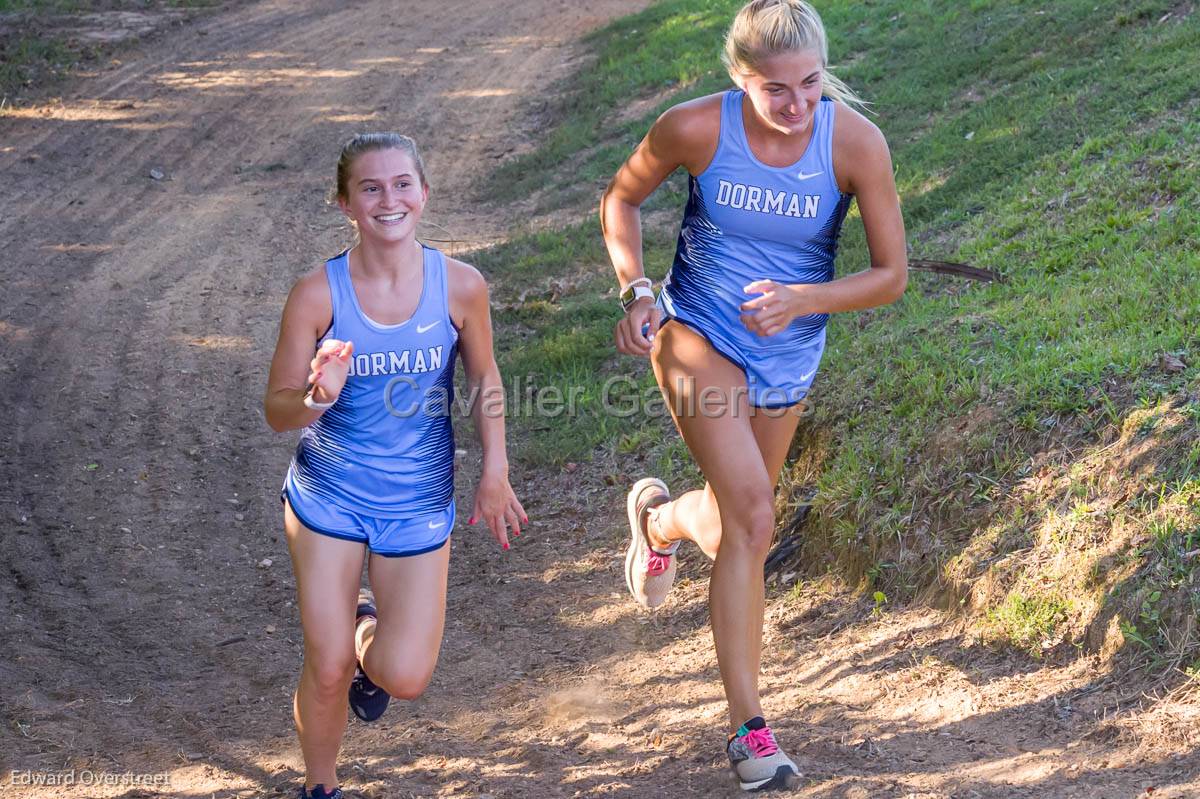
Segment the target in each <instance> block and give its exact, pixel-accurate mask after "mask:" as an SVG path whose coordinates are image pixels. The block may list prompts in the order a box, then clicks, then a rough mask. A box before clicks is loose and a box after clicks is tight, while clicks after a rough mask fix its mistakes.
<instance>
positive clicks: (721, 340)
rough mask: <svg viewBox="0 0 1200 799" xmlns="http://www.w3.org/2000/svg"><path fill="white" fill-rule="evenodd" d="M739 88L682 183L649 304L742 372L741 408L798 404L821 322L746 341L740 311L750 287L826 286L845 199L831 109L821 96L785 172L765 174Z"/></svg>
mask: <svg viewBox="0 0 1200 799" xmlns="http://www.w3.org/2000/svg"><path fill="white" fill-rule="evenodd" d="M743 97H745V93H744V92H742V91H741V90H730V91H728V92H726V93H725V95H724V97H723V98H722V102H721V131H720V135H719V138H718V141H717V151H716V153H715V154H714V155H713V159H712V162H711V163H710V164H709V165H708V167H707V168H706V169H705V170H704V172H702V173H701V174H700V175H699V176H696V177H691V178H690V179H689V181H688V184H689V190H690V191H689V194H690V196H689V198H688V203H687V208H686V210H685V211H684V217H683V224H682V226H681V227H680V231H679V241H678V244H677V245H676V249H675V261H674V263H673V264H672V266H671V270H670V272H669V273H668V274H667V277H666V280H664V281H663V288H662V292H661V293H660V295H659V299H658V303H659V306H660V307H661V308H662V310H663V312H664V315H665V316H666V318H667V319H674V320H677V321H679V322H683V323H684V324H686V325H687V326H688V327H690V328H692V329H693V330H695V331H696V332H698V333H700V334H701V335H703V336H704V337H705V338H707V339H708V340H709V342H710V343H711V344H712V346H713V347H714V348H716V350H717V351H718V352H720V353H721V354H722V355H724V356H725V357H726V358H728V359H729V360H730V361H732V362H733V363H735V364H737V365H738V366H739V367H741V368H742V370H743V371H744V372H745V374H746V383H747V386H748V388H749V395H750V403H751V404H752V405H754V406H756V407H767V408H776V407H783V406H787V405H792V404H795V403H797V402H799V401H800V400H802V399H803V398H804V397H805V395H806V394H807V393H808V389H809V387H810V386H811V385H812V381H813V378H814V377H815V376H816V373H817V366H818V364H819V363H820V361H821V353H822V352H823V351H824V349H825V324H826V322H827V321H828V319H829V315H828V314H812V315H809V316H801V317H797V318H796V319H795V320H793V321H792V323H791V324H790V325H788V327H787V328H785V329H784V330H782V331H780V332H779V333H776V334H775V335H773V336H766V337H762V336H758V335H757V334H755V333H751V332H750V331H749V330H747V329H746V326H745V325H744V324H742V321H741V319H740V318H739V317H740V315H741V313H742V311H741V310H740V306H741V304H742V303H744V302H746V301H747V300H751V299H753V298H754V297H756V296H758V295H755V294H746V293H745V292H744V291H743V289H744V287H745V286H746V285H747V284H749V283H752V282H754V281H755V280H774V281H776V282H778V283H826V282H828V281H830V280H832V279H833V261H834V257H835V256H836V255H837V244H838V236H839V235H840V233H841V229H842V221H843V220H844V219H845V217H846V212H847V211H848V210H849V208H850V203H851V201H852V200H853V196H852V195H849V194H844V193H842V191H841V189H840V188H838V184H837V180H836V178H835V176H834V173H833V122H834V113H835V103H834V102H833V101H831V100H829V99H828V98H822V99H821V102H819V103H817V107H816V111H815V112H814V115H813V130H812V138H811V139H810V141H809V143H808V147H807V149H806V150H805V152H804V155H803V156H802V157H801V158H800V160H799V161H797V162H796V163H794V164H792V165H791V166H785V167H773V166H767V165H766V164H764V163H762V162H761V161H759V160H758V159H757V158H755V157H754V154H753V153H752V152H751V151H750V145H749V142H748V141H747V139H746V131H745V127H744V125H743V121H742V98H743Z"/></svg>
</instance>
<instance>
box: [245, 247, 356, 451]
mask: <svg viewBox="0 0 1200 799" xmlns="http://www.w3.org/2000/svg"><path fill="white" fill-rule="evenodd" d="M332 319H333V305H332V301H331V299H330V296H329V284H328V281H327V280H326V278H325V270H324V269H321V270H316V271H314V272H311V273H309V274H307V275H305V276H304V277H302V278H300V280H298V281H297V282H296V285H295V286H293V287H292V291H291V293H290V294H288V299H287V304H286V305H284V308H283V319H282V321H281V322H280V324H279V339H278V341H277V342H276V344H275V355H274V356H273V357H272V358H271V372H270V375H268V377H267V392H266V396H265V397H264V399H263V410H264V411H265V414H266V417H267V424H268V425H270V426H271V429H272V430H275V431H277V432H283V431H285V430H296V429H299V428H301V427H307V426H308V425H310V424H312V423H313V422H314V421H316V420H317V418H318V417H320V415H321V414H322V413H324V411H320V410H313V409H311V408H309V407H308V406H306V405H305V404H304V396H305V394H306V393H307V389H308V387H309V386H310V385H311V386H312V398H313V401H314V402H318V403H328V402H333V401H335V400H336V399H337V396H338V394H339V393H340V392H341V389H342V386H343V385H345V382H346V373H347V371H348V369H349V359H350V357H351V355H352V353H353V345H352V344H350V343H349V342H326V346H324V347H322V349H321V351H320V352H319V353H317V352H316V348H317V341H318V340H319V339H320V338H321V336H322V335H324V334H325V331H326V330H327V329H328V328H329V324H330V322H331V321H332ZM314 353H315V354H314Z"/></svg>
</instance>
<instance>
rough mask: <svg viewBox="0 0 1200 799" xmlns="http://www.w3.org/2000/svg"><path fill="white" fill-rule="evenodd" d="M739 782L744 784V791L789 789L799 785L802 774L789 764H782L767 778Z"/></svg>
mask: <svg viewBox="0 0 1200 799" xmlns="http://www.w3.org/2000/svg"><path fill="white" fill-rule="evenodd" d="M738 784H739V785H740V786H742V790H743V791H756V792H757V791H788V790H791V789H793V788H796V787H799V785H800V775H799V774H797V773H796V772H794V771H792V770H791V769H790V768H788V767H787V766H780V767H779V768H777V769H775V773H774V774H773V775H772V776H770V777H768V778H767V779H765V780H753V781H751V782H742V781H741V780H740V779H739V780H738Z"/></svg>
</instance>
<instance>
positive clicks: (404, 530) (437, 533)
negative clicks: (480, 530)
mask: <svg viewBox="0 0 1200 799" xmlns="http://www.w3.org/2000/svg"><path fill="white" fill-rule="evenodd" d="M280 498H281V499H282V500H283V501H284V502H286V503H287V504H288V505H289V506H291V508H292V513H294V514H296V518H297V519H299V520H300V523H301V524H303V525H304V526H305V527H307V528H308V529H310V530H312V531H313V532H314V533H320V534H321V535H327V536H329V537H330V538H340V539H342V540H344V541H355V542H357V543H360V544H366V545H367V549H369V550H370V551H371V552H372V553H373V554H376V555H383V556H384V557H388V558H403V557H410V556H412V555H423V554H425V553H426V552H433V551H434V550H436V549H440V548H441V547H442V546H443V545H445V543H446V540H447V539H448V538H450V531H451V530H452V529H454V518H455V507H454V500H451V501H450V504H449V505H447V506H446V507H445V509H444V510H441V511H438V512H437V513H431V514H427V515H425V516H414V517H413V518H411V519H379V518H376V517H374V516H366V515H363V514H361V513H355V512H353V511H349V510H345V509H344V508H340V507H338V506H336V505H334V504H333V503H330V502H328V501H326V500H306V498H305V497H304V496H303V495H301V494H300V493H299V492H297V491H295V490H294V489H293V488H292V487H291V486H285V487H284V489H283V490H282V491H281V492H280Z"/></svg>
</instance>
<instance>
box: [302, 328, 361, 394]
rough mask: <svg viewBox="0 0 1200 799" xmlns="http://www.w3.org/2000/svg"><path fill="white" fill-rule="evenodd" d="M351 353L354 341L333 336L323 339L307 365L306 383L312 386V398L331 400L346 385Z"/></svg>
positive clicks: (352, 353) (352, 352)
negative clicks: (323, 341) (340, 339)
mask: <svg viewBox="0 0 1200 799" xmlns="http://www.w3.org/2000/svg"><path fill="white" fill-rule="evenodd" d="M353 355H354V342H351V341H338V340H337V339H335V338H331V339H326V340H325V343H323V344H322V345H321V348H320V349H319V350H317V354H316V356H314V357H313V359H312V361H311V362H310V363H309V366H308V369H309V374H308V383H309V385H311V386H312V395H313V399H314V400H316V401H317V402H333V401H334V400H335V399H337V398H338V395H339V394H341V393H342V387H343V386H345V385H346V376H347V374H348V373H349V371H350V358H351V357H352V356H353Z"/></svg>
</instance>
